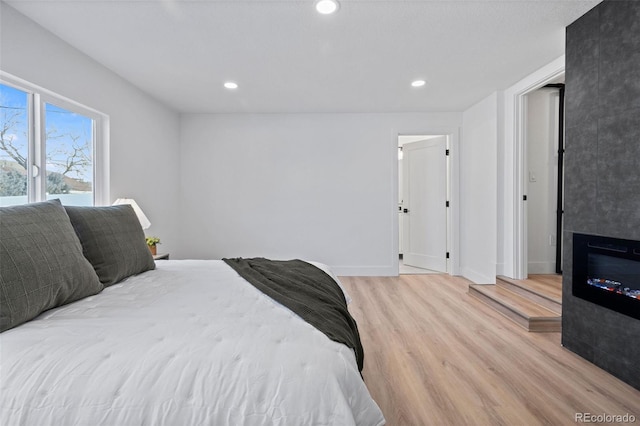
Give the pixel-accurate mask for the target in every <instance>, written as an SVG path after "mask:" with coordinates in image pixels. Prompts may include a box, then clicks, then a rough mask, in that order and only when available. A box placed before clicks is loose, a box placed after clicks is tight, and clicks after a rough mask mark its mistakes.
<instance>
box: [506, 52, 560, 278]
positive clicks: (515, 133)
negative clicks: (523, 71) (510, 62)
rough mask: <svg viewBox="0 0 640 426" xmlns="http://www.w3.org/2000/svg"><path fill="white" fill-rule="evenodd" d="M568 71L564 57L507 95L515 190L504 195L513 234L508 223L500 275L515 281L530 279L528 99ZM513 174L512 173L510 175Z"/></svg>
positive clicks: (508, 178) (507, 156) (508, 171)
mask: <svg viewBox="0 0 640 426" xmlns="http://www.w3.org/2000/svg"><path fill="white" fill-rule="evenodd" d="M564 72H565V57H564V55H563V56H561V57H560V58H558V59H556V60H555V61H553V62H552V63H550V64H549V65H547V66H545V67H543V68H541V69H540V70H538V71H537V72H535V73H533V74H532V75H530V76H529V77H527V78H525V79H524V80H521V81H520V82H519V83H517V84H516V85H514V86H512V87H511V88H510V89H509V90H507V91H506V92H505V136H506V138H507V139H506V140H505V154H507V155H505V160H506V161H508V159H509V155H508V153H507V152H506V150H507V149H508V146H509V143H508V142H509V140H508V138H509V136H512V137H513V152H512V157H511V161H512V164H511V167H510V165H509V164H508V163H507V164H505V166H506V167H505V177H506V180H505V182H513V187H512V188H510V189H509V188H505V195H506V196H507V197H509V198H510V200H505V207H506V208H507V209H509V208H511V209H512V213H511V214H509V212H508V211H505V215H504V217H505V218H507V217H509V216H511V218H512V221H513V222H512V228H511V229H512V231H513V233H512V235H513V237H512V238H511V241H509V239H510V237H509V224H507V223H505V227H504V230H503V234H504V235H503V237H504V239H503V241H504V243H505V244H504V247H505V252H504V254H505V262H504V267H503V268H502V270H500V269H499V270H498V275H507V276H509V277H511V278H514V279H526V278H527V276H528V267H527V260H528V256H527V208H526V204H525V202H526V201H525V200H524V197H525V196H526V195H527V194H526V188H527V186H526V184H527V182H526V178H527V177H526V176H525V175H526V174H527V163H526V131H525V130H526V122H527V114H526V98H525V96H526V95H527V94H528V93H530V92H533V91H534V90H537V89H539V88H541V87H543V86H545V85H546V84H548V83H549V82H551V81H552V80H554V79H556V78H558V77H559V76H561V75H562V74H564ZM510 172H511V173H510ZM560 237H561V236H558V238H560ZM509 249H511V252H512V253H513V257H512V259H510V260H511V261H509V258H508V257H507V254H508V251H509Z"/></svg>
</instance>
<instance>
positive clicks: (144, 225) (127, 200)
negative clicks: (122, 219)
mask: <svg viewBox="0 0 640 426" xmlns="http://www.w3.org/2000/svg"><path fill="white" fill-rule="evenodd" d="M119 204H129V205H131V207H133V211H134V212H136V216H138V220H139V221H140V225H142V229H147V228H149V227H150V226H151V222H149V219H148V218H147V216H146V215H145V214H144V212H143V211H142V209H141V208H140V206H139V205H138V203H136V200H134V199H133V198H118V199H117V200H116V201H114V202H113V205H114V206H116V205H119Z"/></svg>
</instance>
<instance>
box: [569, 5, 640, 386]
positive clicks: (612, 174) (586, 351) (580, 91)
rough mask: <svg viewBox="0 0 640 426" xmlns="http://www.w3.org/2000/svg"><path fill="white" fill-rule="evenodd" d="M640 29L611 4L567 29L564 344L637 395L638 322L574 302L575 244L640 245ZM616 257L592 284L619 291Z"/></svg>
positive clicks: (637, 17)
mask: <svg viewBox="0 0 640 426" xmlns="http://www.w3.org/2000/svg"><path fill="white" fill-rule="evenodd" d="M639 23H640V1H637V0H604V1H603V2H601V3H599V4H598V5H596V6H595V7H594V8H593V9H591V10H590V11H589V12H587V13H586V14H585V15H583V16H582V17H580V18H579V19H577V20H576V21H575V22H573V23H572V24H571V25H569V27H568V28H567V34H566V43H567V45H566V74H565V85H566V86H565V87H566V92H565V95H566V97H565V100H566V104H565V153H564V160H565V161H564V171H565V173H564V188H565V191H564V194H565V198H564V218H563V223H564V230H563V236H564V241H565V244H564V255H563V277H562V280H563V285H562V344H563V345H564V347H565V348H566V349H568V350H571V351H572V352H575V353H576V354H578V355H580V356H581V357H583V358H585V359H587V360H588V361H590V362H592V363H594V364H596V365H597V366H599V367H601V368H602V369H604V370H606V371H608V372H609V373H611V374H613V375H615V376H616V377H618V378H620V379H621V380H623V381H625V382H626V383H628V384H629V385H631V386H633V387H635V388H636V389H640V362H638V360H640V320H639V319H637V318H636V317H633V316H630V315H628V314H625V313H621V312H619V311H618V310H613V309H610V308H609V307H605V306H602V305H601V304H598V303H597V302H593V301H591V300H589V299H585V298H584V297H582V296H581V295H580V290H578V291H577V294H576V295H574V282H573V281H574V268H581V267H580V266H579V265H574V264H573V259H574V253H573V251H574V247H573V235H574V234H576V233H579V234H589V235H601V236H609V237H617V238H621V239H628V240H635V241H640V167H639V165H640V142H639V141H640V84H638V81H640V24H639ZM595 245H598V243H597V242H596V243H595ZM578 250H580V249H578ZM611 254H612V252H611V251H607V250H605V251H604V252H603V251H599V252H596V253H594V254H593V255H592V266H591V268H592V269H596V273H597V275H594V276H593V277H592V278H593V279H592V284H603V285H604V286H605V287H607V286H609V287H607V288H611V289H614V288H616V287H617V284H616V283H617V282H621V281H622V279H621V278H615V276H614V278H607V277H606V276H605V277H602V276H599V275H600V274H601V273H602V271H601V269H600V268H599V267H598V266H597V265H598V263H599V261H600V263H602V261H604V263H605V265H606V264H607V263H608V261H610V260H611V259H612V258H613V259H614V260H613V261H612V263H613V264H614V265H618V266H620V263H619V262H620V260H619V259H618V256H617V255H615V252H613V254H614V256H611ZM598 255H601V256H608V257H604V258H603V257H598ZM627 260H628V259H627ZM587 262H588V259H587ZM621 264H622V265H626V262H625V261H624V260H623V261H621ZM586 268H587V269H588V268H589V264H588V263H587V265H586ZM582 273H583V274H584V273H585V272H584V269H583V272H582ZM605 273H606V271H605ZM587 279H588V277H587V276H584V275H583V276H582V278H580V276H578V278H577V280H579V281H582V283H581V284H582V285H585V284H584V283H585V281H586V280H587ZM600 280H604V281H605V282H600ZM607 280H609V281H613V282H612V283H607V282H606V281H607ZM586 285H588V284H586ZM625 285H626V284H625ZM592 287H594V288H592V289H589V292H592V293H593V292H596V291H597V290H602V289H599V288H595V286H592ZM604 291H605V290H602V292H604ZM606 291H609V290H606ZM602 292H596V294H599V295H601V294H602ZM611 296H612V297H613V296H617V297H618V300H619V298H624V297H627V296H622V295H619V294H615V295H611ZM629 299H630V298H629ZM631 302H634V303H635V302H636V301H635V300H630V301H629V302H628V303H631ZM637 305H638V304H637V303H636V306H637ZM614 308H615V306H614ZM635 309H636V312H637V310H639V309H640V308H638V307H636V308H635Z"/></svg>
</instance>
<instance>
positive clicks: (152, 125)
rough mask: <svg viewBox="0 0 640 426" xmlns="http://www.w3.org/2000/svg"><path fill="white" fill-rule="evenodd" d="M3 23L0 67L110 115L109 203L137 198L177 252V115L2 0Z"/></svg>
mask: <svg viewBox="0 0 640 426" xmlns="http://www.w3.org/2000/svg"><path fill="white" fill-rule="evenodd" d="M0 23H1V25H0V28H1V30H0V31H1V33H0V52H2V54H1V57H0V60H1V62H0V69H2V70H3V71H5V72H8V73H10V74H12V75H14V76H15V77H19V78H21V79H23V80H27V81H28V82H30V83H33V84H35V85H38V86H41V87H43V88H45V89H48V90H51V91H53V92H55V93H57V94H59V95H62V96H65V97H67V98H70V99H72V100H74V101H76V102H79V103H81V104H84V105H86V106H88V107H91V108H94V109H96V110H98V111H100V112H102V113H104V114H107V115H108V116H109V117H110V124H111V127H110V154H111V155H110V164H111V168H110V182H109V183H110V199H111V200H115V199H116V198H119V197H132V198H135V199H136V201H137V202H138V204H140V206H141V207H142V208H143V210H144V211H145V213H146V215H147V216H148V217H149V219H150V221H151V223H152V225H151V228H149V229H148V230H147V235H157V236H159V237H160V238H161V239H162V241H163V243H164V244H163V245H162V246H160V251H173V249H174V247H176V242H177V239H178V237H179V234H178V232H179V227H177V226H176V224H177V223H179V221H178V216H177V203H176V199H177V197H178V174H179V170H178V166H179V160H178V159H179V156H180V155H179V154H180V152H179V144H178V137H179V128H180V122H179V119H180V117H179V115H178V114H177V113H176V112H175V111H172V110H171V109H169V108H167V107H166V106H164V105H162V104H160V103H159V102H157V101H156V100H154V99H152V98H151V97H149V96H148V95H146V94H145V93H143V92H142V91H140V90H139V89H138V88H136V87H135V86H133V85H131V84H130V83H128V82H127V81H125V80H124V79H122V78H120V77H119V76H118V75H116V74H115V73H113V72H111V71H110V70H108V69H107V68H105V67H103V66H102V65H100V64H98V63H97V62H95V61H94V60H92V59H91V58H90V57H88V56H86V55H85V54H83V53H82V52H80V51H78V50H76V49H74V48H73V47H71V46H69V45H68V44H66V43H65V42H63V41H62V40H60V39H59V38H57V37H56V36H54V35H53V34H51V33H50V32H48V31H46V30H44V29H43V28H42V27H40V26H39V25H37V24H36V23H34V22H33V21H31V20H29V19H28V18H26V17H25V16H23V15H21V14H20V13H18V12H17V11H15V10H14V9H13V8H11V7H9V6H7V5H6V4H4V3H2V2H0ZM172 254H173V253H172Z"/></svg>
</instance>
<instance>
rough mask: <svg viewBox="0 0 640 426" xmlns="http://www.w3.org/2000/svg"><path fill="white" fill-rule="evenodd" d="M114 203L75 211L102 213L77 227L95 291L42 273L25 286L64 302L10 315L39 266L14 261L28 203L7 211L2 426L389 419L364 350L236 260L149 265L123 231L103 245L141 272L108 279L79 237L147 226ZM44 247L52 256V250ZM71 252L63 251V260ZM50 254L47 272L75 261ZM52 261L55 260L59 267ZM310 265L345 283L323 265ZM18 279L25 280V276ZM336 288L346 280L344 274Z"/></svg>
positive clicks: (2, 244)
mask: <svg viewBox="0 0 640 426" xmlns="http://www.w3.org/2000/svg"><path fill="white" fill-rule="evenodd" d="M36 204H37V205H36V208H39V207H40V205H45V206H44V210H47V212H45V213H49V211H48V210H56V214H58V213H60V211H61V206H60V205H59V203H58V204H56V203H54V202H47V203H36ZM32 206H33V205H32ZM52 206H53V207H52ZM116 207H118V208H117V209H113V208H85V209H92V210H82V209H80V210H79V211H80V214H79V215H80V216H81V217H82V216H85V217H90V218H93V219H95V217H96V211H98V212H100V214H98V215H97V217H98V219H99V220H97V222H96V221H94V223H93V225H92V223H91V222H92V221H88V222H89V223H88V224H85V225H92V226H87V227H85V229H84V230H83V229H82V224H80V225H78V224H77V223H76V222H73V224H72V226H73V228H72V229H73V230H74V231H75V233H76V234H77V236H78V237H79V240H80V241H81V243H80V247H81V252H82V254H83V256H84V257H85V259H86V260H87V261H88V264H89V265H90V266H91V267H92V268H93V270H94V271H95V272H96V275H97V277H98V284H100V285H102V288H101V289H100V290H99V291H96V289H95V288H94V287H99V285H96V282H95V281H93V282H92V283H91V285H90V286H89V287H90V290H89V291H88V292H89V293H93V294H90V295H85V294H84V293H83V291H84V290H83V291H79V290H77V289H74V288H64V289H63V291H58V292H56V291H53V290H52V289H51V285H50V283H49V282H47V284H48V286H45V287H46V291H44V290H42V289H39V288H36V289H35V290H33V291H25V293H29V294H32V293H34V292H35V293H38V292H40V293H41V294H48V295H49V298H50V299H51V296H52V295H53V296H54V297H53V298H54V299H56V300H55V301H54V302H51V301H50V300H49V301H48V303H54V304H57V305H56V306H54V307H50V306H48V305H46V303H45V304H44V306H45V309H43V310H42V311H41V312H39V313H37V314H36V315H35V316H34V317H33V318H30V319H26V320H24V318H27V317H28V316H30V315H33V313H30V314H27V315H26V316H25V315H22V311H20V312H18V313H17V314H16V312H13V311H16V309H17V308H20V306H22V305H23V304H24V303H22V304H21V302H24V300H23V299H24V297H26V296H24V295H22V294H21V295H20V297H22V299H17V300H18V301H17V302H16V301H15V300H14V301H13V302H10V301H9V296H10V293H11V291H14V290H15V288H16V284H15V282H16V279H22V278H16V277H20V276H22V275H25V274H26V275H29V273H31V274H32V275H33V274H34V273H33V272H25V270H22V271H19V269H20V268H14V269H12V266H11V264H12V263H16V262H14V260H13V258H12V257H11V256H12V255H13V257H18V256H15V253H17V252H18V251H19V250H18V249H16V247H15V244H20V245H21V246H25V245H26V246H27V247H26V248H25V250H27V251H29V250H31V252H30V257H31V258H33V257H34V255H33V252H34V249H33V247H32V246H33V245H32V244H25V243H24V241H25V240H29V238H30V237H29V235H34V233H33V232H31V233H29V232H25V231H23V230H22V228H29V226H26V225H24V223H23V222H24V221H25V219H24V218H25V213H24V210H19V209H18V208H16V209H18V211H20V212H21V213H20V214H19V215H17V219H16V218H14V217H13V216H8V215H4V214H3V215H2V216H0V226H1V227H2V229H1V230H0V232H1V234H0V255H2V261H3V262H2V264H1V265H0V266H1V269H2V282H1V284H2V293H0V301H1V302H2V310H1V311H0V317H1V320H2V324H3V329H4V331H3V332H2V333H1V334H0V424H2V425H7V426H8V425H38V426H40V425H118V426H120V425H215V426H224V425H296V426H297V425H344V426H347V425H372V426H374V425H382V424H384V417H383V415H382V413H381V411H380V409H379V408H378V406H377V405H376V403H375V402H374V401H373V399H372V398H371V396H370V395H369V392H368V390H367V388H366V385H365V383H364V381H363V379H362V376H361V374H360V371H359V362H358V360H357V359H356V351H354V349H352V348H350V347H349V346H347V345H345V344H343V343H339V342H337V341H334V340H332V339H330V338H329V337H328V336H327V335H326V334H324V333H323V332H322V331H320V330H319V329H318V328H316V327H314V326H312V325H311V324H309V323H308V322H306V321H305V320H304V319H303V318H302V317H301V316H299V315H298V314H296V313H294V311H292V310H291V309H289V308H287V307H286V306H284V305H283V304H282V303H280V302H277V301H276V300H274V299H273V298H272V297H269V296H267V295H266V294H265V293H264V292H262V291H261V290H259V289H258V288H256V286H255V285H254V284H251V283H249V282H248V281H247V280H246V279H245V278H242V277H241V276H240V274H239V273H238V271H236V270H235V269H233V268H232V267H231V266H230V265H229V264H228V262H224V261H216V260H163V261H158V262H157V263H155V264H153V266H151V264H150V263H149V262H148V258H147V256H146V253H145V254H143V253H142V252H141V251H140V247H138V248H137V249H136V253H138V254H137V255H135V256H134V255H133V254H132V253H133V252H132V251H129V252H127V247H125V245H126V244H124V243H123V242H122V241H120V242H118V243H117V244H116V245H115V246H114V247H117V248H118V249H115V248H114V247H112V248H111V249H109V250H107V251H110V252H111V254H109V255H108V256H107V257H109V256H111V257H113V256H116V257H118V256H124V257H127V258H128V259H129V260H131V258H132V257H136V256H138V259H137V261H138V263H144V265H145V266H144V268H143V269H145V270H144V271H142V272H136V273H131V272H130V271H129V272H126V273H124V275H127V274H128V275H127V276H126V277H124V278H120V277H119V276H116V277H115V278H113V276H114V274H113V265H111V266H110V268H111V269H110V270H107V269H109V268H106V267H105V265H106V263H108V262H106V263H105V259H104V258H101V259H98V260H96V256H95V253H93V254H92V253H91V250H90V248H88V247H87V244H86V242H85V241H84V240H87V235H86V232H91V233H94V232H95V231H96V228H100V226H102V225H100V226H97V225H95V223H100V224H104V223H107V224H108V226H106V227H104V229H102V230H101V231H100V230H98V231H99V232H98V235H97V237H98V238H100V239H102V240H104V239H105V235H106V236H108V237H110V238H111V239H113V238H115V239H118V238H119V237H114V236H113V234H118V233H120V234H126V235H127V237H126V238H130V237H131V234H132V233H133V234H136V235H140V234H138V229H137V228H138V227H139V224H138V225H135V221H133V219H132V218H133V217H135V215H134V213H133V212H132V211H131V212H130V211H128V210H127V209H128V208H129V207H128V206H125V207H121V206H116ZM30 208H32V207H30ZM3 209H4V208H3ZM27 210H28V208H27ZM62 211H64V209H63V208H62ZM103 212H107V213H106V215H107V216H109V215H112V213H113V212H118V213H121V212H126V214H125V215H124V216H126V218H127V220H126V221H125V222H127V221H128V223H129V225H131V227H130V228H128V227H127V226H124V225H123V219H122V218H121V217H118V218H116V219H114V220H111V219H110V218H109V217H105V215H104V214H103ZM0 213H2V212H0ZM11 213H13V212H11ZM38 214H39V216H38V220H37V221H33V220H32V221H31V224H32V225H33V223H34V222H35V223H36V228H38V229H40V230H41V231H42V227H43V226H44V227H45V228H46V229H47V230H48V229H50V228H51V223H46V225H42V214H43V213H42V212H40V211H38ZM66 214H67V215H68V217H70V218H71V219H72V220H73V218H74V214H76V216H78V211H75V213H74V211H73V209H71V210H70V209H68V208H67V209H66ZM116 216H118V215H116ZM14 219H15V220H17V221H18V222H19V225H20V226H16V224H15V223H13V222H12V221H13V220H14ZM58 219H59V220H60V221H62V222H64V218H58ZM76 219H77V218H76ZM27 222H29V221H27ZM80 222H82V221H80ZM109 223H110V224H109ZM65 225H66V224H65ZM16 229H21V231H20V232H18V231H15V230H16ZM105 229H106V230H105ZM87 230H89V231H87ZM38 232H40V231H38ZM42 232H47V231H46V230H45V231H42ZM65 232H66V233H68V229H66V230H65ZM140 232H141V229H140ZM65 235H66V234H65ZM142 235H143V234H142ZM93 237H95V236H93ZM89 239H91V238H89ZM133 240H136V241H138V238H133ZM141 241H142V242H144V239H142V240H141ZM12 244H14V245H13V246H12ZM65 244H67V245H70V244H71V243H65ZM136 244H137V243H136ZM71 245H72V244H71ZM76 247H78V246H76ZM142 247H144V246H142ZM144 248H145V249H146V247H144ZM10 249H11V250H12V251H11V252H9V250H10ZM39 250H40V251H43V250H42V249H39ZM100 250H102V251H105V249H104V248H101V249H100ZM35 251H38V250H35ZM147 251H148V250H147ZM45 252H47V253H49V255H50V250H45ZM123 252H125V253H126V254H124V255H123ZM70 257H73V256H71V255H66V256H57V257H56V260H57V261H58V263H60V262H63V263H64V262H65V261H66V260H65V259H68V258H70ZM103 257H104V256H103ZM23 260H24V259H23ZM76 260H77V261H78V262H80V263H82V259H79V258H78V259H76ZM30 261H31V262H33V259H31V260H30ZM41 261H42V260H41ZM46 262H47V263H48V266H47V268H48V270H49V273H48V275H49V276H51V275H52V274H53V275H55V274H58V273H60V274H62V275H64V274H65V273H66V272H68V270H69V268H64V266H65V265H58V264H56V263H55V261H53V260H51V259H47V260H46ZM125 263H126V262H125ZM131 263H133V262H131ZM53 264H56V265H58V266H59V268H58V269H56V270H55V271H53V272H51V271H52V267H51V265H53ZM85 266H86V265H85ZM107 266H108V265H107ZM310 266H311V267H314V268H318V269H322V270H324V273H325V274H326V275H327V276H329V277H331V278H332V279H335V280H337V279H336V278H335V277H334V276H333V275H332V274H331V271H329V270H328V269H327V268H326V266H324V265H321V264H317V263H315V264H312V265H310ZM38 267H39V266H34V267H33V268H36V269H37V268H38ZM75 267H76V266H74V268H75ZM33 268H32V269H33ZM101 268H102V269H101ZM54 269H55V268H54ZM116 269H118V268H116ZM134 269H135V268H134ZM16 271H18V272H16ZM35 275H38V273H36V274H35ZM40 275H42V274H40ZM115 275H118V274H115ZM105 277H106V278H105ZM36 278H37V279H40V280H43V279H44V278H43V277H41V276H40V277H36ZM87 279H88V278H87V277H84V278H82V280H81V281H82V282H83V283H82V284H81V286H86V285H87V284H86V282H85V281H86V280H87ZM30 280H31V281H33V277H31V278H30ZM114 280H115V281H114ZM31 281H29V282H31ZM63 281H64V280H63ZM111 281H114V282H111ZM105 282H110V284H107V285H105ZM20 283H21V286H22V287H21V288H22V290H25V288H26V287H25V286H26V284H25V281H24V280H23V281H20ZM336 286H338V288H340V287H339V282H337V283H336ZM63 287H64V286H63ZM67 287H72V286H67ZM339 291H341V292H343V291H344V289H341V288H340V290H339ZM61 294H62V295H61ZM344 299H348V295H346V294H345V296H344ZM36 302H38V301H37V300H36ZM36 302H30V303H31V305H33V304H37V303H36ZM31 305H29V306H31ZM16 307H17V308H16ZM20 309H22V310H24V309H26V308H24V309H23V308H20ZM39 309H42V307H40V308H38V309H36V311H37V310H39ZM27 310H28V309H27ZM13 314H16V315H17V317H18V322H19V324H17V325H11V324H12V323H10V320H15V318H13V317H11V315H13ZM16 315H13V316H14V317H15V316H16ZM20 315H22V316H20ZM7 318H9V319H7ZM8 321H9V322H8ZM7 327H8V328H7Z"/></svg>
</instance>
